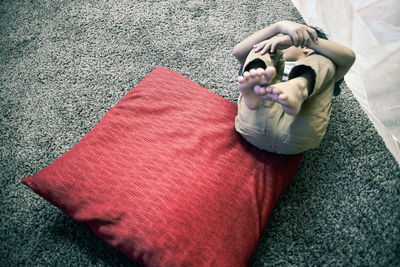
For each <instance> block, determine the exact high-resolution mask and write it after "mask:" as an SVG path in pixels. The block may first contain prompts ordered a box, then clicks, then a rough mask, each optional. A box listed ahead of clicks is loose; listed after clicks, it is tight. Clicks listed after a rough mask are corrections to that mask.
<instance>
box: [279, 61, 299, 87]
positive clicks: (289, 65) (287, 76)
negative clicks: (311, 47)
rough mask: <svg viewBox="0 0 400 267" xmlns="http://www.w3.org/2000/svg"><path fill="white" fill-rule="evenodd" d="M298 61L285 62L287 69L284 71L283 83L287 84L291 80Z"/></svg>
mask: <svg viewBox="0 0 400 267" xmlns="http://www.w3.org/2000/svg"><path fill="white" fill-rule="evenodd" d="M296 63H297V62H296V61H285V69H284V70H283V75H282V82H286V81H287V80H288V79H289V73H290V71H291V70H292V69H293V67H294V66H296Z"/></svg>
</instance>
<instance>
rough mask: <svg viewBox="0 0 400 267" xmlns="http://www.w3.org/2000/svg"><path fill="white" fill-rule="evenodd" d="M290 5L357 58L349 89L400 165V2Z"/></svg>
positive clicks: (298, 1)
mask: <svg viewBox="0 0 400 267" xmlns="http://www.w3.org/2000/svg"><path fill="white" fill-rule="evenodd" d="M292 2H293V4H294V5H295V6H296V7H297V9H298V10H299V12H300V13H301V14H302V16H303V18H304V19H305V20H306V22H307V23H308V24H309V25H313V26H317V27H319V28H322V29H323V30H324V31H325V32H326V33H327V34H328V38H329V39H331V40H333V41H336V42H338V43H341V44H344V45H346V46H348V47H351V48H352V49H353V51H354V52H355V53H356V56H357V59H356V62H355V64H354V66H353V67H352V69H351V70H350V71H349V73H348V74H347V75H346V77H345V81H346V84H347V85H348V87H349V88H350V90H351V91H352V92H353V94H354V96H355V97H356V98H357V100H358V101H359V102H360V104H361V106H362V107H363V109H364V110H365V111H366V113H367V114H368V117H369V118H370V119H371V121H372V122H373V123H374V125H375V127H376V128H377V130H378V132H379V134H380V135H381V136H382V137H383V139H384V140H385V143H386V145H387V147H388V148H389V150H390V151H391V152H392V154H393V155H394V156H395V158H396V159H397V161H398V162H399V163H400V141H399V140H400V88H399V87H400V73H399V71H400V1H399V0H336V1H332V0H292Z"/></svg>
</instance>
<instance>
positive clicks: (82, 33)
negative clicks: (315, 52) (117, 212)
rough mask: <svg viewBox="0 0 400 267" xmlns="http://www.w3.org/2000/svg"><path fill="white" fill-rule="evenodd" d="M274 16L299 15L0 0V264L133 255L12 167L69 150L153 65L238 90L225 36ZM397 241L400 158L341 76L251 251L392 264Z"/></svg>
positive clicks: (34, 166) (257, 9)
mask: <svg viewBox="0 0 400 267" xmlns="http://www.w3.org/2000/svg"><path fill="white" fill-rule="evenodd" d="M282 19H289V20H294V21H296V22H303V19H302V18H301V16H300V14H299V13H298V11H297V10H296V9H295V7H294V6H293V5H292V3H291V2H290V1H289V0H285V1H272V0H271V1H251V2H250V1H227V0H225V1H222V0H219V1H211V0H210V1H201V0H197V1H177V0H168V1H167V0H165V1H155V0H154V1H127V0H121V1H107V0H99V1H49V0H47V1H46V0H42V1H35V0H32V1H27V0H26V1H18V0H15V1H11V0H10V1H7V0H3V1H0V49H1V50H0V62H1V65H0V90H1V91H0V101H1V113H0V134H1V145H0V149H1V153H0V155H1V165H0V171H1V179H0V193H1V199H0V201H1V205H0V215H1V216H0V218H1V219H0V220H1V224H0V259H1V262H0V265H1V266H20V265H22V266H40V265H44V266H64V265H71V266H127V265H131V264H132V262H131V261H130V260H129V259H128V258H127V257H126V256H124V255H123V254H122V253H121V252H119V251H117V250H115V249H113V248H111V247H109V246H108V245H107V244H105V243H104V242H103V241H102V240H100V239H99V238H98V237H97V236H96V235H94V234H93V233H92V232H91V231H90V229H89V228H88V227H87V226H85V225H81V224H78V223H76V222H74V221H72V220H71V219H70V218H68V217H67V216H65V215H64V214H63V213H61V212H60V211H59V210H58V209H56V208H55V207H53V206H51V205H50V204H49V203H48V202H46V201H44V200H43V199H42V198H40V197H39V196H37V195H36V194H34V193H33V192H32V191H30V190H29V189H28V188H27V187H25V186H23V185H22V184H21V183H20V181H21V179H22V178H24V177H25V176H27V175H29V174H33V173H36V172H37V171H39V170H40V169H42V168H43V167H45V166H47V165H48V164H50V163H51V162H53V161H54V160H55V159H56V158H57V157H59V156H61V155H62V154H63V153H65V152H66V151H68V150H69V149H70V148H71V147H72V146H74V145H75V144H76V143H77V142H78V141H79V140H80V139H81V138H82V137H83V136H84V135H85V134H86V133H87V132H88V131H89V130H90V129H91V128H92V127H93V126H94V125H95V124H96V123H97V122H98V121H99V120H100V119H101V118H102V116H103V115H104V114H105V113H106V112H107V111H108V110H109V109H110V108H111V107H112V106H113V105H114V104H115V103H116V102H117V101H118V100H119V99H120V98H121V97H122V96H124V95H125V94H126V93H127V92H128V91H129V90H130V89H131V88H132V87H134V86H135V85H136V84H137V83H138V82H139V81H141V80H142V79H143V78H144V77H145V76H146V75H147V74H149V73H150V71H152V70H153V69H154V68H155V67H156V66H158V65H161V66H164V67H166V68H169V69H171V70H173V71H176V72H178V73H180V74H182V75H184V76H186V77H188V78H190V79H191V80H193V81H195V82H196V83H198V84H200V85H202V86H204V87H206V88H208V89H209V90H211V91H213V92H215V93H217V94H219V95H221V96H223V97H225V98H227V99H229V100H231V101H233V102H236V98H237V96H238V91H237V89H236V87H235V77H236V73H237V68H238V66H237V62H236V61H235V59H234V58H233V57H232V55H231V51H232V48H233V46H234V45H235V44H236V43H238V42H239V41H241V40H242V39H243V38H245V37H246V36H248V35H249V34H251V33H252V32H253V31H255V30H257V29H261V28H262V27H263V26H265V25H267V24H270V23H273V22H275V21H278V20H282ZM316 26H318V25H316ZM232 230H233V231H234V229H232ZM399 255H400V169H399V167H398V165H397V163H396V162H395V160H394V158H393V157H392V156H391V155H390V153H389V151H388V150H387V149H386V148H385V145H384V143H383V141H382V139H381V138H380V137H379V136H378V134H377V132H376V130H375V129H374V128H373V126H372V124H371V123H370V122H369V121H368V119H367V116H366V115H365V114H364V113H363V111H362V110H361V108H360V106H359V104H358V103H357V101H356V100H355V98H354V97H353V95H352V94H351V92H350V91H349V90H348V89H347V88H343V91H342V94H341V95H340V96H339V97H335V98H334V99H333V114H332V120H331V123H330V125H329V128H328V132H327V135H326V137H325V139H324V140H323V142H322V145H321V146H320V147H319V148H318V149H316V150H313V151H309V152H306V153H305V154H304V158H303V160H302V162H301V165H300V167H299V169H298V172H297V174H296V176H295V177H294V178H293V182H292V183H291V184H290V186H289V188H288V190H287V191H286V192H285V193H284V195H283V196H282V198H281V199H280V201H279V203H278V205H277V207H276V209H275V210H274V212H273V214H272V216H271V217H270V219H269V221H268V224H267V226H266V228H265V230H264V232H263V233H262V236H261V238H260V241H259V245H258V247H257V250H256V251H255V253H254V257H253V260H252V265H253V266H271V265H273V266H288V265H294V266H309V265H316V266H320V265H334V266H337V265H347V266H353V265H357V266H360V265H363V266H365V265H369V266H390V265H392V266H395V265H397V266H400V259H399Z"/></svg>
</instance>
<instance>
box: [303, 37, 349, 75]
mask: <svg viewBox="0 0 400 267" xmlns="http://www.w3.org/2000/svg"><path fill="white" fill-rule="evenodd" d="M307 47H309V48H311V49H312V50H314V51H316V52H318V53H319V54H321V55H323V56H326V57H328V58H329V59H331V60H332V61H333V62H334V63H335V64H336V66H337V68H336V75H335V82H337V81H339V80H341V79H342V78H343V77H344V75H345V74H346V73H347V72H348V71H349V70H350V68H351V66H352V65H353V63H354V61H355V59H356V55H355V54H354V52H353V50H351V49H350V48H347V47H345V46H343V45H341V44H338V43H335V42H333V41H330V40H325V39H321V38H320V39H319V40H318V44H315V43H313V42H309V44H308V45H307Z"/></svg>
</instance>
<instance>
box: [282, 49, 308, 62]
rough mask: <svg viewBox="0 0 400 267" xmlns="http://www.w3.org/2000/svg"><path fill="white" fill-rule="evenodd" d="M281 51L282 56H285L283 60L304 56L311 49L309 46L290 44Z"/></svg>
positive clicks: (295, 59) (297, 58)
mask: <svg viewBox="0 0 400 267" xmlns="http://www.w3.org/2000/svg"><path fill="white" fill-rule="evenodd" d="M282 51H283V57H284V58H285V60H288V61H297V60H299V59H302V58H305V57H306V56H307V55H308V54H309V53H311V52H312V51H313V50H312V49H310V48H301V47H295V46H291V47H289V48H286V49H284V50H282Z"/></svg>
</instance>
